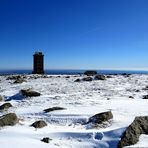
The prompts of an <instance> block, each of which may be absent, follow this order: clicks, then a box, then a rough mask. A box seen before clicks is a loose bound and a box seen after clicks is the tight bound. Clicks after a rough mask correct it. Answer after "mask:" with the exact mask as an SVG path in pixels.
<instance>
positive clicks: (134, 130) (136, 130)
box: [118, 116, 148, 148]
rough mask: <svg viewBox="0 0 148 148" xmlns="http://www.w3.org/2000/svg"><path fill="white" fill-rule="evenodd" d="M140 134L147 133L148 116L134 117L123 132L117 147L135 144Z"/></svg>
mask: <svg viewBox="0 0 148 148" xmlns="http://www.w3.org/2000/svg"><path fill="white" fill-rule="evenodd" d="M141 134H146V135H148V116H144V117H136V118H135V120H134V121H133V123H132V124H131V125H130V126H129V127H128V128H127V129H126V131H125V132H124V134H123V136H122V138H121V140H120V142H119V144H118V148H122V147H125V146H130V145H134V144H136V143H137V142H138V141H139V137H140V135H141Z"/></svg>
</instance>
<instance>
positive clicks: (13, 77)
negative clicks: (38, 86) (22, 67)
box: [6, 75, 21, 80]
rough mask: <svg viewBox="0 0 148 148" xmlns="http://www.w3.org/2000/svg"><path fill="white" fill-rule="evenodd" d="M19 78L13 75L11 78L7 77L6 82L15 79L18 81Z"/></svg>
mask: <svg viewBox="0 0 148 148" xmlns="http://www.w3.org/2000/svg"><path fill="white" fill-rule="evenodd" d="M20 78H21V76H20V75H13V76H9V77H7V79H6V80H17V79H20Z"/></svg>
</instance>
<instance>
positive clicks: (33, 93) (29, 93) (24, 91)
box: [21, 89, 41, 97]
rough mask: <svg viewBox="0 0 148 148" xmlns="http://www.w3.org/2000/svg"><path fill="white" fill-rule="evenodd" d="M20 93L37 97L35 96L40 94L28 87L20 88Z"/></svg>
mask: <svg viewBox="0 0 148 148" xmlns="http://www.w3.org/2000/svg"><path fill="white" fill-rule="evenodd" d="M21 94H22V95H23V96H25V97H37V96H40V95H41V94H40V93H38V92H36V91H32V90H30V89H27V90H25V89H22V90H21Z"/></svg>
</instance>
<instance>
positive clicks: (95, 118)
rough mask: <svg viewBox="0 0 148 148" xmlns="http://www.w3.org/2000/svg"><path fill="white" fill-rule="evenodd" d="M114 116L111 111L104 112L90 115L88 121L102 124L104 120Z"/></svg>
mask: <svg viewBox="0 0 148 148" xmlns="http://www.w3.org/2000/svg"><path fill="white" fill-rule="evenodd" d="M112 118H113V114H112V112H111V111H108V112H103V113H99V114H96V115H94V116H92V117H90V118H89V120H88V123H93V124H102V123H103V122H106V121H108V120H110V119H112Z"/></svg>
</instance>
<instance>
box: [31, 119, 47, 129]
mask: <svg viewBox="0 0 148 148" xmlns="http://www.w3.org/2000/svg"><path fill="white" fill-rule="evenodd" d="M31 126H33V127H34V128H43V127H45V126H47V123H46V122H45V121H43V120H40V121H36V122H34V123H33V124H32V125H31Z"/></svg>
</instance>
